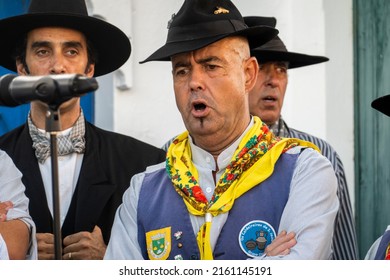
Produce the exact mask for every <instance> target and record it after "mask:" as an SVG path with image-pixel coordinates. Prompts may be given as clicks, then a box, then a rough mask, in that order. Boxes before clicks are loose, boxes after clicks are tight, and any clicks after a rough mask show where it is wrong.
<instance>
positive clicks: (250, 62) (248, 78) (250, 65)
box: [245, 56, 259, 92]
mask: <svg viewBox="0 0 390 280" xmlns="http://www.w3.org/2000/svg"><path fill="white" fill-rule="evenodd" d="M258 73H259V64H258V63H257V59H256V58H255V57H253V56H252V57H250V58H248V59H247V60H246V62H245V88H246V92H249V91H251V90H252V89H253V87H254V86H255V85H256V81H257V74H258Z"/></svg>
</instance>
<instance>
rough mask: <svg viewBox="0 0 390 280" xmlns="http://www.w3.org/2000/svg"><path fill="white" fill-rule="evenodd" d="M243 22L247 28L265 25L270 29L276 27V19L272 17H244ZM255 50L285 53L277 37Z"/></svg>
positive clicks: (284, 48) (285, 50) (282, 44)
mask: <svg viewBox="0 0 390 280" xmlns="http://www.w3.org/2000/svg"><path fill="white" fill-rule="evenodd" d="M244 20H245V23H246V24H247V25H248V26H249V27H253V26H259V25H266V26H270V27H275V26H276V18H274V17H244ZM256 50H259V51H260V50H262V51H281V52H287V48H286V46H285V44H284V43H283V41H282V40H281V39H280V38H279V36H276V37H275V38H273V39H272V40H270V41H268V42H267V43H265V44H264V45H262V46H260V47H258V48H256Z"/></svg>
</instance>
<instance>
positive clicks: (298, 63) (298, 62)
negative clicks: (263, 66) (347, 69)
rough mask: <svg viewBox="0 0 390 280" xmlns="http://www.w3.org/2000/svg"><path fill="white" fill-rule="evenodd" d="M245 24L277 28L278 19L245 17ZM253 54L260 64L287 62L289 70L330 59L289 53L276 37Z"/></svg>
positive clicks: (253, 51) (252, 51)
mask: <svg viewBox="0 0 390 280" xmlns="http://www.w3.org/2000/svg"><path fill="white" fill-rule="evenodd" d="M244 20H245V23H246V24H247V25H248V26H257V25H269V26H271V27H275V26H276V18H274V17H257V16H251V17H244ZM251 54H252V55H253V56H255V57H256V58H257V60H258V61H259V62H260V63H264V62H270V61H286V62H288V63H289V66H288V68H289V69H291V68H297V67H302V66H308V65H312V64H317V63H321V62H326V61H328V60H329V58H327V57H325V56H315V55H307V54H302V53H295V52H289V51H287V48H286V46H285V45H284V43H283V41H282V40H281V39H280V38H279V36H276V37H275V38H273V39H272V40H271V41H269V42H267V43H266V44H264V45H262V46H260V47H258V48H254V49H251Z"/></svg>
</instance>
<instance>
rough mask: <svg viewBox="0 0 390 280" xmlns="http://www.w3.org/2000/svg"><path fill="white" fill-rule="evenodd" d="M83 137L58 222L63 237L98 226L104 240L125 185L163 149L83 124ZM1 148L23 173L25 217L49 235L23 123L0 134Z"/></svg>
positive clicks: (43, 200) (43, 199) (41, 188)
mask: <svg viewBox="0 0 390 280" xmlns="http://www.w3.org/2000/svg"><path fill="white" fill-rule="evenodd" d="M85 139H86V149H85V154H84V157H83V162H82V166H81V170H80V175H79V179H78V182H77V186H76V189H75V191H74V194H73V197H72V201H71V204H70V208H69V211H68V214H67V216H66V218H65V220H64V224H63V226H62V230H61V231H62V237H63V238H64V237H66V236H67V235H70V234H73V233H76V232H79V231H90V232H91V231H92V230H93V228H94V227H95V225H98V226H99V227H100V228H101V230H102V233H103V238H104V241H105V242H106V244H108V241H109V238H110V234H111V227H112V224H113V222H114V216H115V212H116V209H117V207H118V206H119V205H120V204H121V202H122V195H123V193H124V191H125V190H126V189H127V188H128V187H129V185H130V179H131V177H132V176H133V175H134V174H136V173H139V172H142V171H144V170H145V168H146V167H147V166H149V165H153V164H156V163H160V162H162V161H164V160H165V152H164V151H162V150H160V149H158V148H156V147H154V146H152V145H149V144H146V143H144V142H141V141H139V140H137V139H134V138H132V137H129V136H125V135H121V134H118V133H113V132H109V131H105V130H102V129H100V128H98V127H96V126H94V125H92V124H90V123H88V122H86V125H85ZM0 149H3V150H5V151H6V152H7V153H8V155H9V156H10V157H11V158H12V159H13V161H14V163H15V165H16V166H17V167H18V168H19V170H20V171H21V172H22V174H23V178H22V181H23V183H24V185H25V187H26V195H27V197H28V198H29V200H30V203H29V210H30V215H31V216H32V218H33V220H34V222H35V224H36V227H37V232H38V233H44V232H51V233H52V232H53V221H52V216H51V214H50V210H49V208H48V206H47V203H52V202H51V201H50V202H46V201H47V200H46V194H45V189H44V186H43V182H42V178H41V175H40V170H39V165H38V161H37V159H36V157H35V151H34V150H33V148H32V140H31V137H30V134H29V131H28V125H27V123H26V124H25V125H22V126H20V127H18V128H16V129H14V130H12V131H10V132H8V133H6V134H5V135H3V136H2V137H0ZM58 172H59V173H60V172H61V170H59V171H58Z"/></svg>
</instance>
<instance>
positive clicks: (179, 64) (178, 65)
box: [173, 60, 190, 69]
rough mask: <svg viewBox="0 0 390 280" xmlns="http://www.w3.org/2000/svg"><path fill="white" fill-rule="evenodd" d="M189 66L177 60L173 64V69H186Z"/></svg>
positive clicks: (187, 63)
mask: <svg viewBox="0 0 390 280" xmlns="http://www.w3.org/2000/svg"><path fill="white" fill-rule="evenodd" d="M189 65H190V63H189V62H184V61H181V60H179V61H178V62H176V63H174V64H173V69H176V68H179V67H188V66H189Z"/></svg>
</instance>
